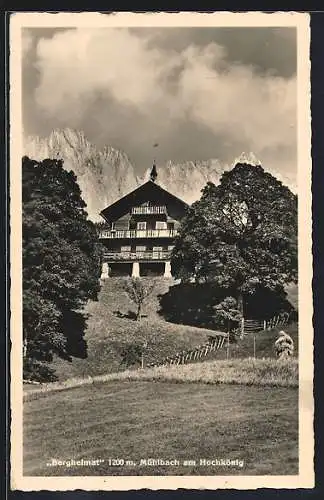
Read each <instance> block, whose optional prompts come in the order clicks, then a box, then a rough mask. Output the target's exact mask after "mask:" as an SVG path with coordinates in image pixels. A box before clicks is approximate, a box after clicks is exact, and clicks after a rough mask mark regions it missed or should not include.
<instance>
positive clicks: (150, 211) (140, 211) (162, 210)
mask: <svg viewBox="0 0 324 500" xmlns="http://www.w3.org/2000/svg"><path fill="white" fill-rule="evenodd" d="M166 213H167V207H166V206H160V207H158V206H151V207H132V209H131V214H132V215H157V214H166Z"/></svg>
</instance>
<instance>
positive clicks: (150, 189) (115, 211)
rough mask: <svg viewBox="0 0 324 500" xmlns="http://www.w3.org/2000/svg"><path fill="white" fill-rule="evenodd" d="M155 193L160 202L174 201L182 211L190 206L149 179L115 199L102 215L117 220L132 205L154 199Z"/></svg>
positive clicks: (108, 219) (106, 218)
mask: <svg viewBox="0 0 324 500" xmlns="http://www.w3.org/2000/svg"><path fill="white" fill-rule="evenodd" d="M154 195H156V196H157V198H158V200H159V203H161V204H164V205H168V204H169V203H170V202H172V203H173V204H174V205H176V206H177V209H178V210H179V211H181V212H185V210H186V209H187V207H188V206H189V205H188V204H187V203H186V202H184V201H183V200H181V199H180V198H178V197H177V196H175V195H174V194H171V193H169V191H166V190H165V189H163V188H162V187H161V186H159V185H158V184H156V183H155V182H153V181H151V180H149V181H147V182H145V183H144V184H142V185H141V186H139V187H138V188H136V189H134V191H131V192H130V193H128V194H126V195H125V196H123V197H122V198H120V199H119V200H117V201H115V203H112V205H109V206H108V207H106V208H105V209H104V210H102V211H101V212H100V215H101V216H102V217H103V218H104V219H105V220H106V221H113V220H116V219H118V218H119V217H122V215H124V214H126V213H127V212H129V210H130V209H131V207H133V206H136V205H141V204H142V203H145V202H146V201H153V200H154ZM152 196H153V198H152Z"/></svg>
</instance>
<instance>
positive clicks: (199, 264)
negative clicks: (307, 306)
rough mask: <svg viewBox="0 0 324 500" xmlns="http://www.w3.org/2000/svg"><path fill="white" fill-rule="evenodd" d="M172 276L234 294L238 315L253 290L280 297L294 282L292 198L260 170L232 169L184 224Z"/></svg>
mask: <svg viewBox="0 0 324 500" xmlns="http://www.w3.org/2000/svg"><path fill="white" fill-rule="evenodd" d="M172 272H173V274H174V275H175V276H176V277H178V278H181V279H182V280H186V281H189V280H190V279H194V280H195V281H196V282H198V283H211V282H213V283H215V284H217V285H218V287H220V288H222V289H232V290H235V294H234V295H233V294H232V293H231V294H228V295H232V296H233V297H235V298H236V299H237V300H238V305H239V309H240V310H241V311H242V312H243V313H245V311H244V304H245V302H246V300H245V299H246V297H247V296H249V295H251V296H252V295H254V294H255V293H256V292H257V290H268V291H269V292H272V293H274V294H279V295H280V294H282V293H283V290H284V285H285V284H288V283H290V282H296V281H297V197H296V196H295V195H294V194H293V193H292V192H291V191H290V190H289V189H288V188H287V187H285V186H283V184H282V183H281V182H279V181H278V180H277V179H276V178H275V177H273V176H272V175H270V174H268V173H266V172H265V171H264V170H263V168H262V167H261V166H252V165H247V164H237V165H236V166H235V167H234V168H233V169H232V170H230V171H228V172H225V173H224V174H223V176H222V178H221V182H220V184H219V185H218V186H215V185H214V184H212V183H208V184H207V185H206V187H205V188H204V189H203V192H202V197H201V199H200V200H199V201H198V202H196V203H194V204H193V205H192V207H191V208H190V210H189V212H188V214H187V216H186V217H185V218H184V219H183V221H182V224H181V229H180V234H179V236H178V237H177V239H176V243H175V248H174V251H173V255H172Z"/></svg>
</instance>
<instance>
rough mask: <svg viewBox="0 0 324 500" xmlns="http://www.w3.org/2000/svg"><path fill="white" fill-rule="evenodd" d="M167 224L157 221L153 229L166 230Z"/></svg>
mask: <svg viewBox="0 0 324 500" xmlns="http://www.w3.org/2000/svg"><path fill="white" fill-rule="evenodd" d="M166 228H167V223H166V222H164V221H160V220H157V221H156V223H155V229H166Z"/></svg>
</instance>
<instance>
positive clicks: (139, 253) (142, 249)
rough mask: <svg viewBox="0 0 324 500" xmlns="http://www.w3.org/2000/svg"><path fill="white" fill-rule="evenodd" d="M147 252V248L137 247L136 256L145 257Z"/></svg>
mask: <svg viewBox="0 0 324 500" xmlns="http://www.w3.org/2000/svg"><path fill="white" fill-rule="evenodd" d="M145 251H146V246H139V245H136V255H137V256H138V257H141V256H142V257H144V252H145Z"/></svg>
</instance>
